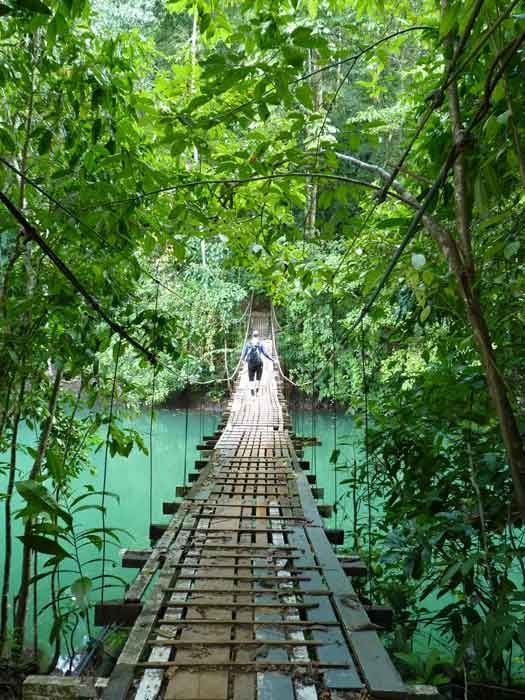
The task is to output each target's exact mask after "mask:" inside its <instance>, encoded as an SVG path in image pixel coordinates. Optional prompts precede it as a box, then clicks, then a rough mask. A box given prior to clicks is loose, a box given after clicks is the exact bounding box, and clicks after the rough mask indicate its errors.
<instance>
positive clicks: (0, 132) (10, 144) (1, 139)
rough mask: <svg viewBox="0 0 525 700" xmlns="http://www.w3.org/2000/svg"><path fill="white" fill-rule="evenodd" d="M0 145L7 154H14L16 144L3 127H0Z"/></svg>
mask: <svg viewBox="0 0 525 700" xmlns="http://www.w3.org/2000/svg"><path fill="white" fill-rule="evenodd" d="M0 143H2V145H3V146H4V148H5V149H6V152H7V153H14V152H15V151H16V144H15V142H14V140H13V137H12V136H11V134H10V133H9V131H8V130H7V129H4V127H3V126H0Z"/></svg>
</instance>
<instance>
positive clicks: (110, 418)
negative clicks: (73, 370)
mask: <svg viewBox="0 0 525 700" xmlns="http://www.w3.org/2000/svg"><path fill="white" fill-rule="evenodd" d="M121 344H122V339H121V338H120V337H119V339H118V341H117V346H116V354H115V366H114V370H113V383H112V386H111V398H110V401H109V414H108V429H107V431H106V448H105V451H104V475H103V479H102V499H101V504H100V505H101V508H102V510H101V513H102V575H101V598H102V603H104V583H105V577H106V489H107V479H108V456H109V441H110V437H111V426H112V423H113V407H114V404H115V392H116V387H117V373H118V365H119V360H120V351H121Z"/></svg>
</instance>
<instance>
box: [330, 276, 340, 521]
mask: <svg viewBox="0 0 525 700" xmlns="http://www.w3.org/2000/svg"><path fill="white" fill-rule="evenodd" d="M335 326H336V315H335V300H334V288H333V286H332V404H333V415H332V424H333V426H332V427H333V439H334V451H333V465H334V516H335V527H337V512H338V510H339V498H338V488H337V463H338V461H339V455H338V452H337V402H336V389H337V379H336V373H337V353H336V347H335Z"/></svg>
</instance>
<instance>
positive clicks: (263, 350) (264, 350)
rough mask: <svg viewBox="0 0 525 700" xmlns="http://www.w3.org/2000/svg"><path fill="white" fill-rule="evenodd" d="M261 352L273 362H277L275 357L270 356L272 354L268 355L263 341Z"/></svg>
mask: <svg viewBox="0 0 525 700" xmlns="http://www.w3.org/2000/svg"><path fill="white" fill-rule="evenodd" d="M261 352H262V354H263V355H264V356H265V357H267V358H268V359H269V360H271V362H275V360H274V359H273V357H270V355H268V353H267V352H266V348H265V347H264V343H261Z"/></svg>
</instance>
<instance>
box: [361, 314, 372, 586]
mask: <svg viewBox="0 0 525 700" xmlns="http://www.w3.org/2000/svg"><path fill="white" fill-rule="evenodd" d="M360 325H361V372H362V380H363V397H364V447H365V479H366V503H367V509H368V519H367V527H368V542H367V545H368V553H367V556H368V561H367V569H368V587H369V595H370V596H372V575H371V574H372V493H371V485H370V458H369V443H368V377H367V372H366V353H365V329H364V324H363V320H361V324H360Z"/></svg>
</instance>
